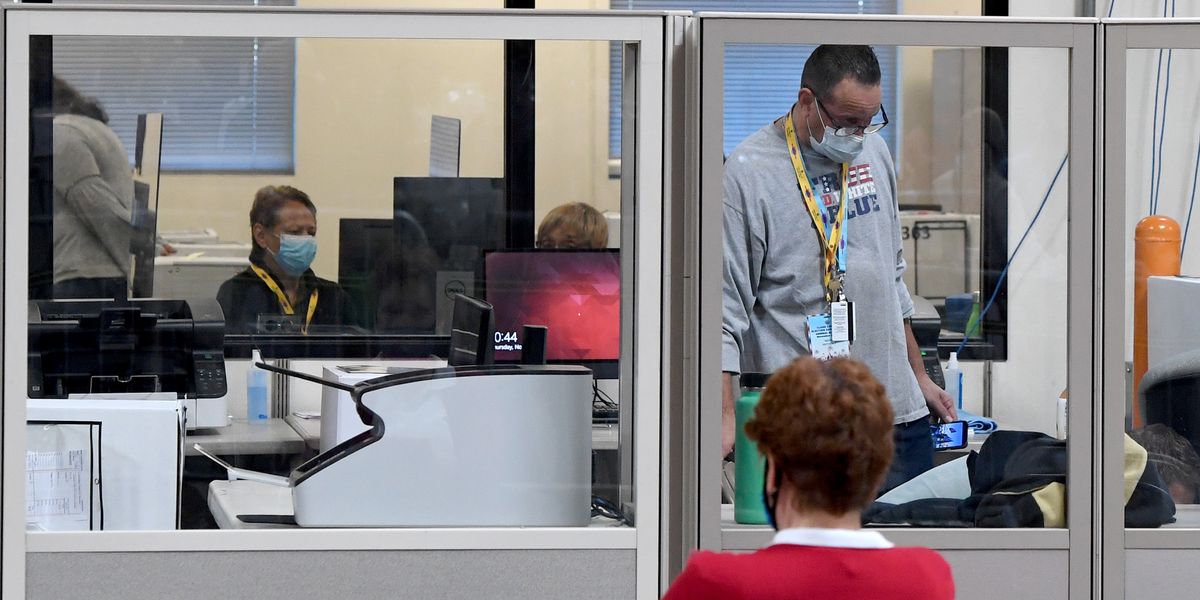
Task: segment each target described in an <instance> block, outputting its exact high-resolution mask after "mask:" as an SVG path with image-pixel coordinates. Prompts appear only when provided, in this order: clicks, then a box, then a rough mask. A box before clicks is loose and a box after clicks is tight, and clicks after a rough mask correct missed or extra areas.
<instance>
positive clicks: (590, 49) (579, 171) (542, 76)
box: [159, 0, 619, 278]
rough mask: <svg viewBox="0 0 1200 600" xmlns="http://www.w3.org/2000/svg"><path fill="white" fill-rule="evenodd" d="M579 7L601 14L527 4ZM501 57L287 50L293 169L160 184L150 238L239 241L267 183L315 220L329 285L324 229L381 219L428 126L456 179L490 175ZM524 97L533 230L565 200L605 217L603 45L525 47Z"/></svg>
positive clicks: (380, 47)
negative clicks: (189, 234)
mask: <svg viewBox="0 0 1200 600" xmlns="http://www.w3.org/2000/svg"><path fill="white" fill-rule="evenodd" d="M301 4H302V5H309V6H312V5H321V4H326V5H327V4H330V3H329V2H324V3H322V2H301ZM355 4H356V5H368V4H374V5H379V6H393V7H399V6H418V5H420V4H422V3H421V2H394V1H393V2H374V3H372V2H364V1H361V0H356V1H355ZM423 4H426V5H428V3H427V2H425V3H423ZM502 4H503V3H502V2H473V3H468V2H459V3H455V4H454V7H475V8H498V7H500V6H501V5H502ZM593 4H594V5H605V4H606V3H604V2H602V1H598V0H558V1H556V2H539V7H545V8H590V7H591V5H593ZM503 56H504V55H503V43H502V42H492V41H486V42H481V41H425V40H338V39H334V40H330V39H301V40H297V43H296V96H295V102H296V109H295V110H296V119H295V126H296V131H295V143H296V152H295V156H296V162H295V172H294V173H293V174H289V175H270V174H255V175H240V174H229V173H223V174H204V175H184V174H167V175H164V176H163V179H162V193H161V200H160V205H159V213H160V214H159V227H160V228H161V229H185V228H197V227H211V228H213V229H215V230H216V231H217V232H218V234H219V235H220V237H221V239H223V240H235V241H243V242H246V241H249V223H248V211H249V207H250V201H251V199H252V198H253V196H254V191H255V190H257V189H258V188H259V187H261V186H263V185H267V184H288V185H294V186H296V187H299V188H300V189H303V190H305V191H306V192H308V193H309V194H310V195H311V196H312V198H313V200H314V201H315V202H316V203H317V206H318V209H319V227H318V243H319V246H320V248H321V251H320V252H319V253H318V255H317V260H316V263H315V264H314V269H315V270H316V272H317V273H318V274H319V275H322V276H324V277H327V278H336V276H337V248H338V226H337V223H338V220H339V219H341V218H350V217H358V218H362V217H371V218H388V217H390V215H391V206H392V177H394V176H398V175H399V176H424V175H428V173H429V127H430V117H431V116H432V115H435V114H438V115H446V116H451V117H456V118H459V119H462V162H461V174H462V175H463V176H465V177H471V176H475V177H501V176H503V174H504V144H503V140H504V121H503V115H504V97H503V93H504V86H503V84H504V80H503ZM536 94H537V95H536V102H537V122H536V132H537V133H536V139H535V146H536V148H535V154H534V156H535V161H536V180H535V186H536V189H535V194H536V197H535V201H536V209H537V210H536V212H537V215H536V217H537V219H539V220H540V219H541V217H542V215H544V214H545V213H546V212H547V211H548V210H549V209H550V208H553V207H554V206H556V205H558V204H560V203H562V202H567V201H579V200H582V201H586V202H591V203H593V204H595V205H596V206H597V207H598V208H600V209H601V210H609V209H611V210H617V209H618V208H619V189H618V183H617V182H616V181H615V180H610V179H609V178H608V174H607V160H608V96H607V94H608V43H607V42H588V41H580V42H539V43H538V44H537V67H536ZM169 119H170V116H169V115H168V116H167V120H168V123H167V127H166V131H167V135H170V123H169Z"/></svg>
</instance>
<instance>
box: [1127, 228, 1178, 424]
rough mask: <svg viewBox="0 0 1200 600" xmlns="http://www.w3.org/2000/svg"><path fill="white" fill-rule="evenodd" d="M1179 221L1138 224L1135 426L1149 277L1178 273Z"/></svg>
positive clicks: (1145, 342)
mask: <svg viewBox="0 0 1200 600" xmlns="http://www.w3.org/2000/svg"><path fill="white" fill-rule="evenodd" d="M1180 239H1181V238H1180V232H1179V223H1177V222H1175V220H1174V219H1172V218H1170V217H1164V216H1162V215H1150V216H1149V217H1146V218H1145V219H1142V220H1141V221H1139V222H1138V224H1137V230H1136V232H1135V233H1134V236H1133V240H1134V244H1133V246H1134V248H1133V396H1132V397H1133V398H1134V399H1135V400H1134V402H1133V426H1134V428H1138V427H1141V426H1142V425H1143V424H1144V423H1143V421H1144V419H1143V418H1142V407H1141V404H1140V403H1139V402H1138V401H1137V400H1136V398H1137V390H1138V386H1139V385H1140V384H1141V382H1142V376H1143V375H1145V374H1146V368H1147V363H1148V357H1147V349H1148V348H1149V344H1148V340H1147V339H1146V327H1147V319H1148V318H1149V317H1148V314H1147V308H1146V283H1147V282H1146V280H1147V279H1148V278H1150V277H1154V276H1158V275H1168V276H1175V275H1179V261H1180V256H1179V248H1180V243H1181V242H1180Z"/></svg>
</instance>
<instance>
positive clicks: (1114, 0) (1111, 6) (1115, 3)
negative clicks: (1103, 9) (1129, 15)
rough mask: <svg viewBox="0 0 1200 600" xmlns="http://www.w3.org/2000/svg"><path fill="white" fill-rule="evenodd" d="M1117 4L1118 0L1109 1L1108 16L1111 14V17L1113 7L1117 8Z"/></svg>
mask: <svg viewBox="0 0 1200 600" xmlns="http://www.w3.org/2000/svg"><path fill="white" fill-rule="evenodd" d="M1116 6H1117V0H1112V2H1109V3H1108V16H1110V17H1111V16H1112V11H1113V8H1115V7H1116Z"/></svg>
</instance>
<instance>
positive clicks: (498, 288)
mask: <svg viewBox="0 0 1200 600" xmlns="http://www.w3.org/2000/svg"><path fill="white" fill-rule="evenodd" d="M484 265H485V266H484V273H485V274H484V282H485V283H484V287H485V289H486V292H487V301H488V302H489V303H491V304H492V306H493V307H494V311H495V321H496V333H495V338H496V361H497V362H501V361H515V360H519V359H520V358H521V349H522V347H523V344H524V340H523V339H522V338H523V337H524V327H525V325H542V326H545V327H547V329H548V330H547V332H546V345H545V354H546V362H548V363H571V364H582V365H585V366H589V367H591V368H592V370H593V371H596V375H597V377H601V378H611V377H616V371H617V368H616V367H617V364H618V361H619V359H620V357H621V257H620V254H619V251H618V250H616V249H602V250H497V251H492V252H488V253H486V255H485V258H484Z"/></svg>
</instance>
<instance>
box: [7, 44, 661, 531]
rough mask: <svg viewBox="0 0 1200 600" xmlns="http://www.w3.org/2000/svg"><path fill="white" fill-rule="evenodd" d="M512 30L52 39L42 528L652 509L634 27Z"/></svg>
mask: <svg viewBox="0 0 1200 600" xmlns="http://www.w3.org/2000/svg"><path fill="white" fill-rule="evenodd" d="M618 43H620V42H618ZM506 44H507V42H505V41H502V40H424V39H403V40H401V39H340V38H317V37H308V38H295V39H291V38H272V37H262V38H260V37H245V38H233V37H211V38H202V37H194V38H181V37H122V36H111V37H104V36H79V35H55V36H47V35H42V36H34V37H32V41H31V48H32V49H34V50H35V52H33V53H32V56H33V59H32V60H31V63H30V70H31V73H32V77H31V85H32V89H31V92H32V93H31V98H32V99H33V104H32V106H31V110H30V114H29V119H30V124H31V135H32V140H33V143H32V144H31V147H32V148H33V150H32V153H31V154H30V156H29V159H30V161H31V166H32V169H31V176H30V179H29V185H30V207H31V208H30V210H31V215H30V225H29V239H30V254H29V256H30V259H29V268H30V275H31V287H30V293H29V314H30V322H29V326H28V340H29V361H28V367H29V379H28V391H29V397H30V398H31V399H30V401H29V405H28V415H29V419H30V422H31V423H32V422H34V421H37V422H39V423H40V422H47V423H52V422H57V421H61V420H68V421H97V422H102V423H103V427H102V428H101V430H102V432H103V437H102V438H101V439H100V441H99V442H98V444H99V445H98V446H96V447H93V446H95V444H96V442H95V440H94V439H93V438H94V435H93V436H92V437H91V438H89V435H92V434H91V433H89V432H90V431H92V430H91V429H87V428H83V429H81V430H79V431H82V432H83V433H79V431H76V430H70V431H68V430H67V429H57V430H56V429H52V428H50V427H49V426H47V427H46V429H45V431H39V433H38V435H37V436H33V435H31V436H30V440H31V443H32V441H33V440H35V437H36V441H37V443H38V447H37V448H36V450H35V449H33V446H31V450H30V452H34V454H31V455H30V456H35V457H36V458H37V460H36V461H35V463H36V465H37V469H38V472H37V473H35V474H33V475H31V477H34V479H31V481H33V482H34V483H36V485H34V486H31V487H30V493H31V494H32V495H31V496H29V498H30V503H29V504H28V508H29V512H28V515H27V522H28V526H29V529H30V530H58V529H64V528H70V529H76V528H81V529H93V530H100V529H104V530H115V529H155V530H161V529H174V528H176V527H180V528H185V529H189V528H217V527H220V528H253V527H262V526H279V525H295V524H298V525H300V526H349V527H413V526H417V527H419V526H433V527H455V526H501V527H504V526H556V527H589V526H591V527H622V526H629V525H631V524H632V519H631V518H627V517H626V516H625V512H624V511H625V510H626V509H628V507H629V504H628V503H629V502H630V501H631V500H632V499H633V497H632V492H633V489H632V487H631V485H630V483H631V469H632V467H631V466H630V465H631V459H630V458H629V454H630V449H631V444H630V443H629V439H630V438H631V436H626V435H622V432H621V427H631V426H632V425H631V423H632V417H631V416H628V417H623V416H622V411H626V412H627V413H628V412H629V411H632V407H633V403H632V399H631V396H632V394H631V393H630V392H631V391H632V390H633V386H632V382H631V379H630V377H629V373H632V367H631V366H628V365H624V364H623V363H622V360H623V359H624V358H626V357H627V356H629V354H628V350H625V351H624V352H623V348H630V347H632V344H629V343H626V344H623V343H622V342H623V341H626V342H628V339H627V336H630V335H632V331H633V328H632V323H631V322H630V319H628V318H623V314H631V312H632V311H631V310H627V309H626V310H623V308H626V307H624V305H625V304H626V303H627V302H629V301H631V299H632V298H633V289H632V287H633V286H632V282H633V281H634V279H633V277H632V269H631V268H629V265H632V264H633V262H632V257H631V256H627V257H622V252H624V251H626V250H627V251H628V252H629V253H632V251H633V244H632V240H622V238H621V231H622V226H621V222H622V220H623V219H624V221H625V222H626V223H627V224H628V223H631V221H632V219H634V214H633V212H632V210H633V209H634V208H635V206H636V195H635V193H634V190H633V189H632V188H631V187H626V188H623V187H622V186H632V185H634V183H635V182H634V180H632V179H631V178H629V179H621V178H610V176H609V171H608V169H609V165H608V140H609V131H608V123H609V121H610V120H609V109H610V107H609V103H608V101H607V100H608V92H609V90H608V84H609V44H610V41H609V40H601V41H561V40H558V41H538V42H536V43H535V42H532V41H530V42H524V43H523V44H524V45H523V46H520V47H518V46H509V47H508V48H507V49H506ZM623 47H625V48H627V51H628V52H630V53H634V52H635V51H636V49H637V45H636V44H627V45H625V46H623ZM506 52H508V53H509V54H510V55H511V53H513V52H524V53H525V54H524V56H526V57H527V58H526V61H525V62H524V63H521V64H514V61H509V62H508V63H507V64H506V61H505V56H506ZM633 55H634V56H636V54H633ZM630 64H631V65H635V64H636V63H635V62H631V63H630ZM633 72H636V69H631V75H630V77H629V81H631V82H633V81H636V79H635V77H634V76H633V75H632V73H633ZM535 81H536V85H535ZM628 90H629V91H628V93H627V94H626V97H625V99H624V101H623V102H622V103H620V104H618V105H616V109H617V110H621V108H622V107H624V108H625V109H626V110H627V111H628V114H625V115H623V117H624V119H623V120H624V121H627V122H630V123H633V122H636V121H637V115H636V114H635V113H636V110H637V106H638V103H637V101H636V91H637V86H636V85H630V86H628ZM514 115H517V116H516V117H514ZM628 152H629V153H630V156H629V158H628V160H629V161H630V164H635V163H636V152H635V144H633V143H632V142H631V143H630V145H629V146H628ZM263 157H267V158H263ZM197 165H199V166H197ZM623 198H627V199H629V200H630V201H629V202H628V203H627V204H626V205H624V206H623V205H622V199H623ZM623 208H624V209H625V211H624V212H623V211H622V209H623ZM626 231H633V229H632V227H628V228H626ZM623 241H624V242H626V243H625V244H624V248H623V247H622V246H623V245H622V242H623ZM252 355H253V356H254V358H256V359H257V358H259V357H260V356H261V358H262V359H264V360H265V361H266V362H265V363H262V364H259V363H252V361H251V360H248V359H250V358H251V356H252ZM622 367H625V368H624V372H625V373H626V376H625V379H624V380H622V372H623V369H622ZM289 370H290V371H292V372H291V373H285V371H289ZM622 390H625V391H626V394H622ZM122 407H124V409H128V411H129V412H128V414H125V413H122V414H117V413H115V412H113V411H118V409H120V408H122ZM118 412H119V411H118ZM129 415H136V416H133V417H130V416H129ZM179 423H182V425H183V427H182V430H183V431H184V432H185V433H183V434H182V435H181V434H180V433H179V431H180V427H179ZM622 424H623V425H622ZM139 432H141V433H139ZM68 434H69V435H68ZM56 436H57V437H56ZM89 444H92V445H89ZM181 452H182V454H183V455H184V458H183V459H182V460H181V461H176V460H175V459H176V457H178V456H179V455H180V453H181ZM622 452H624V453H625V456H622ZM101 455H102V456H103V461H104V462H103V466H102V467H101V469H100V471H99V474H98V475H95V474H92V473H90V472H88V471H87V468H90V467H88V465H89V464H91V463H90V462H89V460H91V459H92V458H97V457H100V456H101ZM206 455H211V458H210V457H206ZM35 463H31V464H35ZM238 470H241V471H238ZM234 473H238V474H239V475H238V476H239V477H241V480H238V481H226V479H228V477H227V474H234ZM64 474H65V475H64ZM64 477H65V479H64ZM180 481H182V484H181V483H180ZM289 487H290V489H289ZM93 506H95V507H97V509H98V507H101V506H102V511H98V512H96V514H97V515H100V512H102V515H101V516H97V517H95V518H93V510H92V508H91V507H93ZM64 515H68V516H69V515H74V516H77V517H78V518H75V519H64V518H63V517H64ZM247 515H249V516H247Z"/></svg>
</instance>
